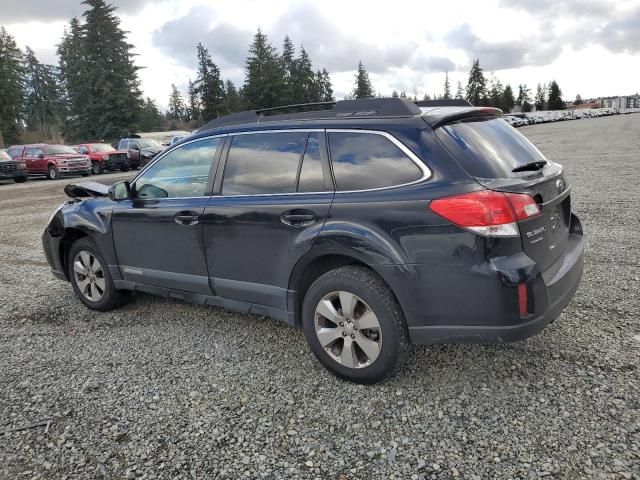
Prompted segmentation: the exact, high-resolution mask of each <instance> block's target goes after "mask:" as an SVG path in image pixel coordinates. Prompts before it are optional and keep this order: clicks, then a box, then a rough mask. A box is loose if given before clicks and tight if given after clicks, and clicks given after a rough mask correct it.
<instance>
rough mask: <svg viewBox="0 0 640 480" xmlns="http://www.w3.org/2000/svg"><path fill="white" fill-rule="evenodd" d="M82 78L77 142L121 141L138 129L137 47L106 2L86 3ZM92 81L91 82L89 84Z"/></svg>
mask: <svg viewBox="0 0 640 480" xmlns="http://www.w3.org/2000/svg"><path fill="white" fill-rule="evenodd" d="M82 3H83V4H84V5H86V6H88V7H89V9H88V10H87V11H86V12H84V14H83V15H84V17H85V23H84V25H83V26H82V36H81V38H82V55H83V62H82V68H81V72H80V73H81V75H82V76H83V77H84V78H83V79H82V80H83V82H84V84H83V85H82V84H81V85H79V86H78V88H79V89H80V90H81V91H82V94H81V97H82V99H83V101H84V103H83V104H81V109H80V111H79V112H78V113H79V118H80V120H81V122H80V123H79V125H78V131H77V136H76V138H77V139H87V138H91V139H109V138H117V137H118V136H120V135H121V134H122V133H124V132H128V131H131V130H133V129H135V126H136V124H137V120H138V118H139V114H140V109H141V106H142V100H141V93H140V87H139V81H138V75H137V71H138V68H137V67H136V66H135V65H134V63H133V57H134V54H133V53H132V51H131V50H132V48H133V45H131V44H129V43H127V41H126V35H125V32H124V31H123V30H122V29H121V28H120V19H119V18H118V17H117V16H116V15H115V14H114V11H115V7H113V6H112V5H111V4H107V3H106V1H105V0H84V1H83V2H82ZM89 78H90V80H89Z"/></svg>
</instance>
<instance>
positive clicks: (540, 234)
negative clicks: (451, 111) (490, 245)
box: [435, 117, 571, 271]
mask: <svg viewBox="0 0 640 480" xmlns="http://www.w3.org/2000/svg"><path fill="white" fill-rule="evenodd" d="M435 132H436V136H437V137H438V138H439V139H440V141H441V142H442V143H443V145H444V146H445V147H446V148H447V150H448V151H449V152H450V153H451V154H452V155H453V157H454V158H455V159H456V160H457V161H458V163H459V164H460V165H461V166H462V167H463V168H464V169H465V170H466V171H467V172H468V173H469V174H470V175H471V176H473V177H474V178H475V180H476V181H477V182H478V183H479V184H481V185H482V186H484V187H486V188H488V189H491V190H496V191H500V192H512V193H526V194H528V195H531V197H533V199H534V200H535V201H536V203H537V204H538V205H539V207H540V209H541V214H540V215H537V216H535V217H532V218H530V219H527V220H524V221H521V222H519V224H518V226H519V228H520V236H521V240H522V248H523V250H524V252H525V253H526V254H527V255H528V256H529V257H530V258H531V259H532V260H534V261H535V262H536V263H537V264H538V268H539V269H540V270H541V271H544V270H546V269H547V268H548V267H549V266H551V265H552V264H553V263H554V262H555V261H556V260H557V259H558V258H559V257H560V256H562V254H563V253H564V251H565V248H566V246H567V243H568V240H569V225H570V221H571V197H570V195H569V193H570V189H569V186H568V185H567V183H566V181H565V178H564V175H563V171H562V167H561V166H560V165H558V164H556V163H553V162H551V161H549V160H547V159H546V158H545V157H544V155H542V153H541V152H540V151H539V150H538V149H537V148H536V147H535V146H534V145H533V144H532V143H531V142H529V140H527V139H526V138H525V137H524V136H523V135H522V134H520V133H519V132H518V131H517V130H515V129H514V128H513V127H511V126H510V125H509V124H507V122H506V121H504V120H503V119H501V118H496V117H485V118H472V119H468V120H459V121H456V122H454V123H449V124H445V125H441V126H440V127H439V128H436V130H435Z"/></svg>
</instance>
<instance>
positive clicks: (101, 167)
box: [75, 143, 129, 175]
mask: <svg viewBox="0 0 640 480" xmlns="http://www.w3.org/2000/svg"><path fill="white" fill-rule="evenodd" d="M75 148H76V149H77V152H78V153H82V154H83V155H88V156H89V159H90V160H91V167H92V171H93V174H94V175H99V174H101V173H102V172H104V171H105V170H120V171H122V172H127V171H129V158H128V155H129V154H128V152H127V151H126V150H116V149H115V148H113V147H112V146H111V145H109V144H108V143H83V144H80V145H77V146H76V147H75Z"/></svg>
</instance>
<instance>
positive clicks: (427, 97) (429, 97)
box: [422, 82, 460, 102]
mask: <svg viewBox="0 0 640 480" xmlns="http://www.w3.org/2000/svg"><path fill="white" fill-rule="evenodd" d="M458 83H460V82H458ZM422 100H424V101H425V102H426V101H428V100H431V96H430V95H429V94H428V93H425V94H424V95H423V96H422Z"/></svg>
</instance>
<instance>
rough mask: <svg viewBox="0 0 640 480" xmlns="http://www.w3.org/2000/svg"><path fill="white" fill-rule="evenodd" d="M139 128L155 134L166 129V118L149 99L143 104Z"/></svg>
mask: <svg viewBox="0 0 640 480" xmlns="http://www.w3.org/2000/svg"><path fill="white" fill-rule="evenodd" d="M138 128H139V130H141V131H143V132H153V131H157V130H163V129H164V117H163V116H162V114H161V113H160V110H159V109H158V106H157V105H156V104H155V102H154V101H153V100H151V99H150V98H149V97H147V98H145V100H144V102H143V103H142V109H141V112H140V119H139V121H138Z"/></svg>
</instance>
